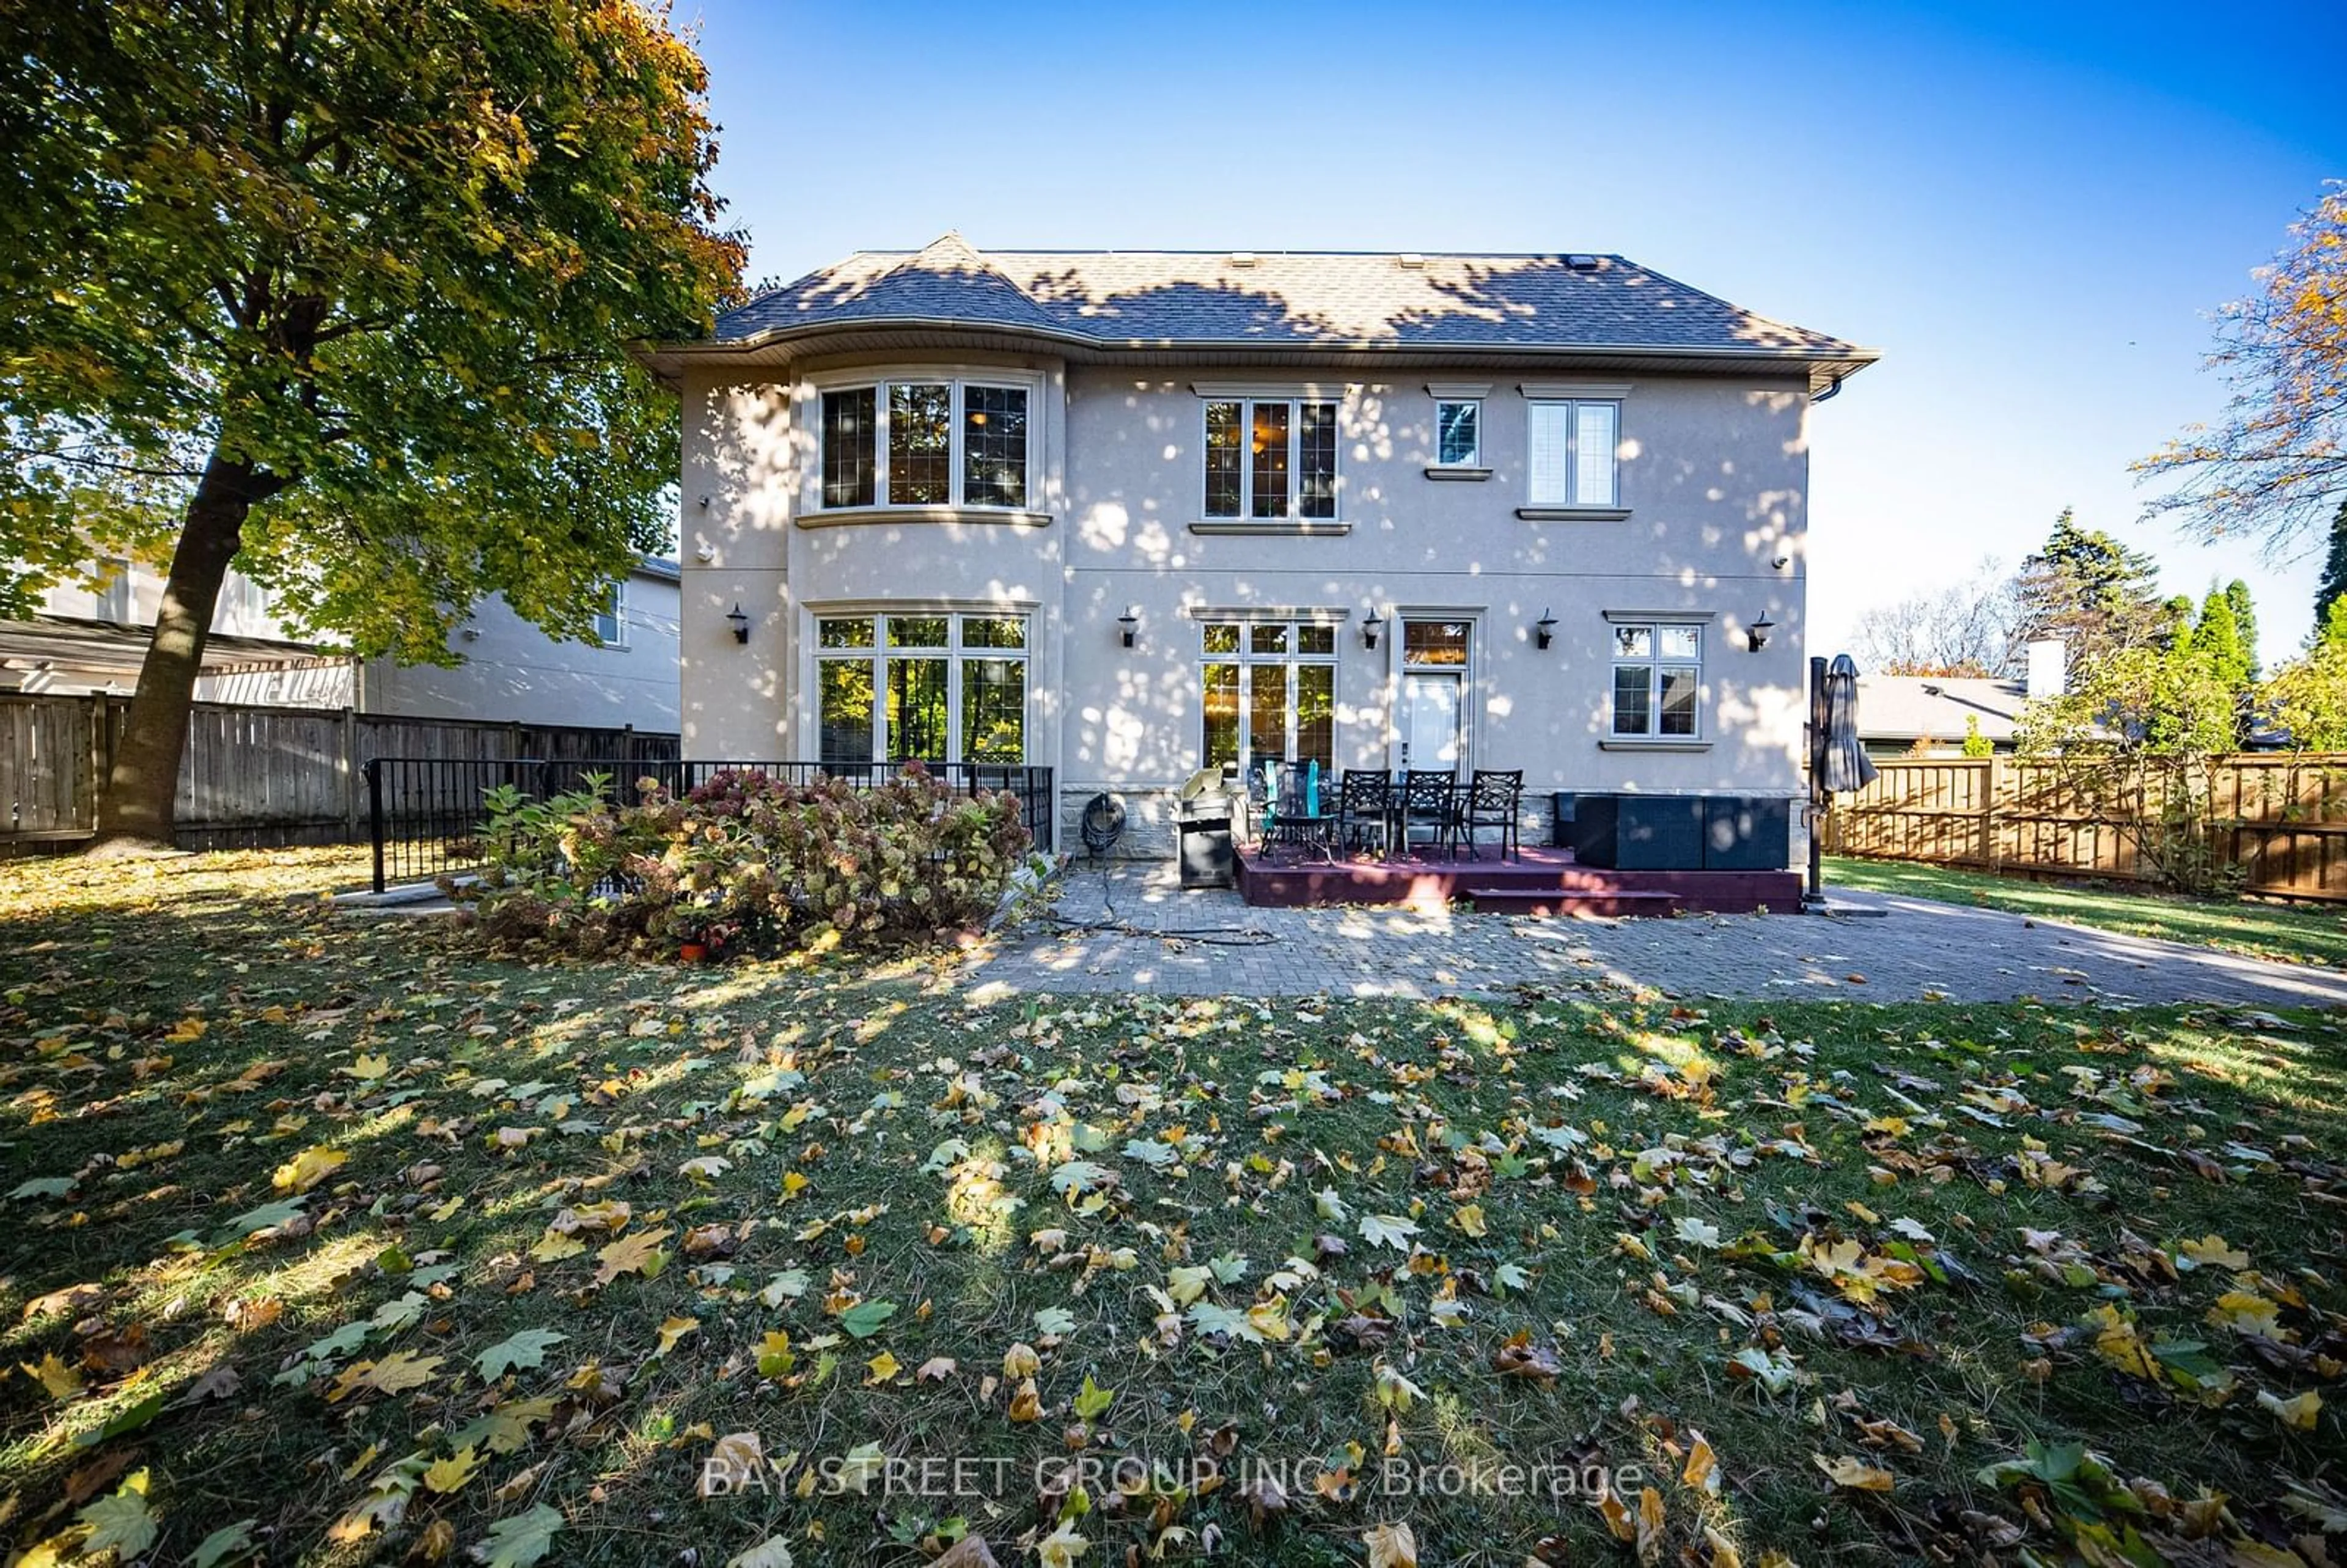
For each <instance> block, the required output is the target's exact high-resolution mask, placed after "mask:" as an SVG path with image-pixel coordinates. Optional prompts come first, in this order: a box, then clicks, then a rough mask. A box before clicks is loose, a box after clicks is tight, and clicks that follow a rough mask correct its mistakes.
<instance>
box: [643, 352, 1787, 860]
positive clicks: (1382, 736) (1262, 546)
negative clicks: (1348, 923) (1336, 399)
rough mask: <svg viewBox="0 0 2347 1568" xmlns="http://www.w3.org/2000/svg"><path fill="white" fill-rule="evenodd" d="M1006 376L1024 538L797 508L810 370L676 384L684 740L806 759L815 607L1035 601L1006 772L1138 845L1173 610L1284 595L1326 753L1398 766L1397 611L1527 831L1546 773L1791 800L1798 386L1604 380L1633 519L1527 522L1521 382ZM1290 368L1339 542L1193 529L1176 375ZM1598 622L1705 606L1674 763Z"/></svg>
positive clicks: (1031, 366) (1175, 701) (1283, 384)
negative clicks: (1430, 656)
mask: <svg viewBox="0 0 2347 1568" xmlns="http://www.w3.org/2000/svg"><path fill="white" fill-rule="evenodd" d="M1004 363H1006V364H1018V365H1020V366H1021V367H1023V368H1026V369H1028V370H1030V371H1033V372H1034V373H1036V374H1041V375H1043V376H1045V377H1047V385H1048V386H1050V387H1051V390H1052V394H1053V395H1051V396H1050V397H1047V398H1046V399H1045V406H1044V407H1043V408H1042V409H1040V410H1039V411H1038V412H1039V414H1040V415H1042V417H1040V418H1039V420H1038V425H1039V428H1040V432H1041V439H1042V440H1043V443H1044V451H1043V454H1042V463H1041V470H1042V477H1041V482H1040V485H1039V490H1040V491H1041V492H1042V499H1041V501H1040V503H1039V504H1040V506H1041V507H1043V508H1044V509H1047V510H1048V511H1049V512H1050V514H1051V521H1050V523H1049V524H1048V526H1044V527H1038V528H1027V527H1011V526H1007V525H1004V524H1000V523H979V522H973V521H968V520H951V521H912V520H906V519H902V518H896V519H889V520H885V521H876V522H871V523H863V524H857V525H856V526H851V527H801V526H798V523H799V518H800V513H801V508H802V507H803V506H804V505H805V502H806V499H807V497H805V495H804V494H803V489H804V482H803V478H802V468H803V466H804V464H805V463H806V462H808V461H811V459H812V453H811V451H810V450H809V446H810V444H809V443H806V442H805V440H804V437H803V436H802V432H803V431H804V430H805V428H806V427H807V425H808V423H809V421H808V417H807V415H806V414H805V412H804V410H805V409H806V408H808V407H809V406H811V405H810V402H809V399H810V397H811V395H812V394H811V391H810V387H809V383H808V382H807V380H806V379H805V378H804V377H802V378H800V379H797V380H794V381H792V382H789V383H787V384H776V383H774V382H773V381H763V380H749V381H738V382H737V381H723V380H718V379H713V378H708V377H697V378H692V379H689V380H688V382H687V384H686V386H685V388H684V393H685V410H686V415H685V432H684V434H685V441H684V467H683V473H682V519H681V535H682V551H681V553H682V558H683V570H684V590H683V610H682V620H683V635H682V681H683V689H684V690H683V704H684V706H683V717H682V723H683V728H684V733H685V737H686V740H685V748H686V752H687V754H688V755H694V756H703V757H712V756H737V757H765V756H786V757H798V756H811V755H813V754H814V753H815V731H814V722H813V718H812V716H811V715H808V714H806V713H805V712H803V711H802V707H801V704H800V702H799V694H800V693H801V692H803V691H805V689H806V688H807V685H808V683H809V681H810V679H811V670H812V665H811V660H810V657H809V655H808V653H807V651H806V649H805V639H806V637H807V635H808V633H809V630H810V629H811V624H812V615H813V613H814V610H815V608H818V607H830V606H846V605H859V606H861V605H881V604H886V603H889V602H894V601H907V602H911V603H920V604H931V605H948V604H950V605H954V606H974V605H979V604H1000V605H1005V606H1011V607H1016V608H1019V609H1022V610H1029V611H1030V613H1031V614H1032V615H1033V616H1034V625H1035V631H1034V641H1035V648H1034V654H1033V659H1034V666H1033V672H1032V677H1031V682H1030V684H1031V689H1032V692H1033V694H1034V695H1033V708H1032V711H1031V712H1030V761H1032V762H1035V763H1039V764H1051V765H1052V766H1054V767H1056V768H1057V769H1058V770H1059V777H1060V782H1061V788H1062V791H1063V793H1064V794H1065V796H1066V797H1067V798H1068V799H1069V800H1070V801H1071V802H1072V803H1077V804H1080V803H1081V799H1082V798H1083V797H1085V796H1087V795H1089V794H1091V793H1092V791H1094V790H1096V789H1102V788H1111V789H1115V790H1118V791H1121V792H1122V793H1124V794H1125V795H1126V796H1127V799H1128V804H1129V805H1130V806H1131V808H1132V809H1133V815H1134V818H1135V822H1136V826H1137V828H1139V829H1140V830H1141V836H1142V838H1143V842H1147V841H1148V840H1149V838H1150V836H1151V835H1150V828H1151V825H1152V824H1153V822H1154V821H1155V820H1156V819H1157V818H1158V816H1159V814H1160V811H1161V808H1162V798H1161V792H1163V791H1167V790H1170V789H1171V788H1172V787H1173V786H1174V785H1176V784H1179V782H1180V781H1181V780H1182V779H1183V778H1184V777H1186V776H1187V775H1188V774H1189V773H1190V772H1191V771H1192V770H1193V769H1194V768H1195V767H1196V766H1197V765H1198V763H1199V756H1200V751H1201V745H1202V737H1201V733H1200V718H1199V702H1200V690H1199V672H1198V669H1199V664H1200V662H1201V645H1200V635H1199V630H1198V624H1199V620H1200V619H1201V616H1200V614H1199V613H1198V612H1200V611H1202V610H1210V609H1211V610H1242V611H1244V610H1256V611H1258V612H1261V611H1267V610H1272V609H1275V608H1278V607H1288V608H1293V609H1295V610H1298V611H1301V612H1306V613H1317V614H1322V615H1326V616H1328V617H1332V618H1341V620H1342V626H1341V629H1340V631H1339V633H1338V637H1337V649H1338V663H1337V751H1338V755H1337V762H1338V765H1340V766H1342V765H1346V764H1352V765H1371V766H1380V767H1383V766H1390V765H1394V764H1396V763H1397V762H1398V760H1399V759H1398V757H1396V755H1395V754H1394V748H1393V736H1392V733H1391V724H1390V722H1389V709H1390V704H1391V701H1392V693H1393V692H1396V691H1397V690H1398V689H1399V676H1400V663H1399V660H1400V653H1399V648H1400V636H1399V622H1400V620H1401V619H1402V618H1403V617H1404V616H1406V615H1409V614H1410V613H1412V612H1413V611H1419V610H1424V611H1428V612H1433V613H1439V614H1440V615H1442V616H1444V617H1445V618H1449V619H1459V618H1461V617H1464V618H1466V619H1469V620H1471V621H1472V622H1473V624H1474V628H1475V630H1474V633H1473V642H1474V650H1475V652H1474V663H1473V668H1472V671H1471V696H1470V701H1469V708H1470V712H1469V716H1468V721H1467V745H1468V749H1469V753H1470V754H1469V756H1468V758H1467V759H1466V765H1469V766H1477V765H1480V766H1485V767H1508V768H1514V767H1521V768H1522V769H1524V770H1525V774H1526V786H1527V792H1528V794H1532V793H1533V792H1540V796H1539V801H1538V805H1539V811H1540V813H1541V815H1542V818H1543V819H1544V815H1545V793H1544V792H1546V791H1549V790H1554V789H1570V790H1580V791H1588V790H1664V791H1676V792H1693V791H1735V792H1747V793H1755V794H1788V795H1789V794H1798V793H1799V790H1800V771H1799V753H1800V736H1801V725H1802V722H1803V718H1804V716H1805V707H1806V703H1805V698H1804V677H1805V667H1804V651H1805V650H1804V644H1803V637H1802V620H1803V608H1804V602H1803V595H1804V582H1805V577H1804V561H1803V544H1804V537H1805V530H1806V526H1807V518H1806V512H1805V503H1806V497H1807V493H1808V464H1809V454H1808V448H1807V443H1806V438H1805V435H1804V416H1805V414H1806V410H1807V406H1808V399H1807V397H1806V395H1805V394H1804V392H1803V390H1802V384H1801V383H1800V382H1799V381H1797V380H1794V379H1790V378H1787V379H1782V380H1773V379H1755V380H1750V381H1734V380H1725V379H1720V378H1717V377H1704V378H1697V377H1671V376H1667V375H1651V376H1650V375H1645V374H1635V375H1627V376H1622V375H1617V374H1614V373H1608V374H1607V375H1606V376H1604V378H1602V379H1604V380H1606V381H1611V382H1615V383H1616V384H1619V383H1620V382H1624V381H1626V382H1627V383H1628V384H1629V390H1628V392H1627V393H1626V395H1624V397H1623V399H1622V425H1621V432H1620V439H1621V446H1620V449H1619V450H1620V456H1621V466H1620V476H1621V478H1620V487H1621V493H1620V504H1621V506H1622V507H1624V508H1626V509H1627V510H1628V512H1629V516H1628V518H1625V519H1621V520H1607V521H1592V520H1578V519H1576V520H1572V521H1563V522H1559V521H1547V522H1533V521H1527V520H1524V519H1522V518H1518V517H1517V516H1516V508H1517V507H1520V506H1522V505H1523V504H1524V500H1525V497H1524V457H1525V451H1524V448H1525V446H1526V440H1527V419H1526V414H1525V399H1524V397H1523V395H1522V394H1521V393H1520V392H1519V390H1518V384H1519V382H1520V381H1522V380H1525V379H1531V378H1532V377H1530V376H1529V375H1528V376H1523V377H1519V376H1510V375H1503V374H1494V373H1492V372H1490V371H1460V372H1445V373H1440V374H1436V373H1419V374H1411V375H1409V376H1392V377H1389V378H1388V379H1386V380H1382V381H1376V382H1367V381H1362V380H1359V379H1358V378H1348V377H1346V376H1343V375H1338V374H1331V373H1314V372H1299V371H1266V372H1264V373H1263V374H1260V375H1250V374H1244V373H1239V372H1231V371H1214V372H1199V373H1195V374H1192V373H1187V372H1179V373H1177V372H1155V373H1146V372H1135V371H1132V370H1125V369H1113V368H1102V367H1092V366H1075V367H1069V368H1066V369H1065V370H1064V371H1062V369H1061V367H1060V366H1059V365H1057V364H1054V363H1052V362H1050V361H1043V360H1032V361H1018V362H1004ZM839 368H841V367H838V366H829V367H819V369H818V372H817V374H820V373H821V371H823V370H833V369H839ZM892 368H893V367H892ZM907 368H909V367H907ZM924 368H937V367H936V366H932V365H927V364H925V365H924ZM1538 379H1539V380H1542V381H1592V380H1597V379H1600V378H1597V377H1593V376H1586V375H1579V374H1564V373H1555V372H1542V373H1539V375H1538ZM1307 381H1314V382H1317V384H1319V385H1321V386H1323V387H1326V388H1329V389H1331V391H1332V392H1333V393H1334V395H1339V396H1341V398H1342V403H1343V406H1342V411H1341V413H1340V415H1339V417H1340V425H1341V436H1342V439H1341V442H1340V448H1339V450H1340V456H1339V496H1340V498H1339V503H1338V515H1339V519H1340V520H1341V521H1342V522H1344V523H1346V524H1348V525H1349V530H1348V531H1347V532H1344V533H1342V534H1333V535H1328V536H1326V537H1304V538H1298V537H1265V536H1255V535H1228V534H1219V533H1202V532H1198V531H1194V529H1193V527H1192V525H1193V524H1194V523H1196V522H1198V521H1199V520H1200V514H1201V511H1202V505H1201V499H1200V491H1201V486H1202V480H1201V457H1200V450H1199V449H1200V444H1201V440H1202V436H1203V423H1202V411H1201V410H1202V403H1203V399H1202V398H1201V397H1200V395H1198V393H1197V392H1196V391H1195V390H1194V385H1195V384H1212V385H1214V386H1215V387H1217V388H1221V387H1227V386H1231V385H1233V384H1239V383H1246V382H1259V383H1260V384H1262V385H1263V386H1264V387H1265V388H1266V395H1277V393H1278V392H1281V391H1289V390H1293V389H1295V388H1296V387H1297V386H1298V385H1299V384H1302V383H1304V382H1307ZM1460 382H1464V383H1486V384H1489V387H1490V390H1489V391H1488V393H1487V394H1486V395H1485V396H1484V407H1483V436H1482V442H1483V461H1484V463H1485V464H1486V465H1488V466H1490V467H1491V471H1492V472H1491V477H1490V478H1489V479H1488V480H1483V481H1480V482H1459V481H1456V480H1436V479H1430V478H1429V477H1427V476H1426V473H1425V469H1426V466H1427V465H1428V464H1429V462H1430V455H1431V449H1432V442H1433V428H1432V427H1433V420H1434V403H1435V399H1434V396H1433V395H1431V394H1430V393H1429V391H1428V390H1427V388H1428V386H1429V384H1445V383H1460ZM1062 388H1063V389H1064V391H1063V395H1062V394H1061V389H1062ZM1324 395H1327V394H1324ZM703 497H706V504H705V505H704V504H703ZM1779 559H1782V560H1783V562H1784V564H1783V565H1782V566H1779V565H1777V564H1775V563H1776V562H1777V561H1778V560H1779ZM736 602H739V603H741V604H742V606H743V610H745V612H746V613H748V614H749V615H751V617H752V618H753V629H752V633H751V639H750V642H749V644H748V645H747V646H741V645H737V644H735V643H734V642H733V638H732V636H731V634H730V632H729V631H728V630H727V628H726V625H725V622H724V620H723V617H724V614H725V612H726V611H727V610H730V609H731V608H732V607H733V604H734V603H736ZM1128 606H1133V607H1137V608H1138V610H1139V611H1140V615H1141V630H1140V634H1139V638H1138V645H1137V646H1136V647H1135V648H1133V649H1132V650H1130V651H1128V650H1125V649H1123V648H1122V647H1121V646H1120V644H1119V628H1118V625H1117V618H1118V616H1119V615H1120V614H1122V612H1123V611H1124V610H1125V609H1126V608H1127V607H1128ZM1372 607H1374V608H1375V609H1376V610H1377V611H1378V613H1380V614H1381V615H1383V616H1384V617H1385V618H1386V621H1387V625H1386V629H1385V630H1386V635H1385V636H1384V637H1383V638H1382V639H1381V640H1380V646H1379V648H1378V650H1376V651H1370V650H1368V648H1366V647H1365V646H1364V644H1363V639H1362V636H1361V630H1360V628H1361V623H1362V620H1363V619H1364V618H1365V617H1366V616H1367V615H1368V613H1369V611H1370V610H1371V609H1372ZM1608 610H1613V611H1616V612H1623V611H1636V610H1667V611H1676V612H1707V613H1709V614H1710V615H1711V616H1712V617H1713V619H1712V620H1711V621H1710V622H1709V623H1708V636H1707V640H1706V651H1705V657H1704V690H1703V699H1702V710H1701V712H1702V718H1701V723H1702V727H1703V731H1704V735H1703V740H1704V744H1703V745H1702V746H1701V747H1700V748H1699V749H1690V748H1684V747H1679V748H1675V749H1660V748H1654V749H1629V748H1627V747H1624V746H1620V745H1618V744H1612V743H1610V742H1611V737H1610V736H1609V735H1608V733H1607V729H1608V723H1609V704H1610V701H1611V681H1612V663H1611V660H1610V657H1609V651H1610V641H1609V639H1610V632H1609V627H1608V623H1607V621H1606V620H1605V619H1604V615H1605V612H1606V611H1608ZM1543 611H1546V612H1548V613H1551V614H1553V616H1554V617H1555V619H1556V621H1557V625H1556V631H1555V640H1554V643H1553V646H1552V647H1551V648H1549V649H1547V650H1545V651H1542V650H1540V649H1537V648H1535V647H1534V646H1533V634H1532V627H1533V623H1534V622H1535V621H1537V620H1539V619H1540V618H1541V616H1542V613H1543ZM1763 614H1765V615H1767V616H1768V619H1769V620H1772V621H1774V622H1775V623H1776V630H1775V631H1774V632H1773V634H1772V635H1771V637H1770V640H1769V642H1768V647H1767V649H1766V650H1765V651H1761V652H1758V653H1754V652H1750V651H1747V638H1746V630H1745V629H1746V628H1747V626H1748V625H1749V623H1750V622H1751V621H1752V620H1756V619H1758V617H1760V616H1761V615H1763ZM1528 804H1531V803H1530V802H1528Z"/></svg>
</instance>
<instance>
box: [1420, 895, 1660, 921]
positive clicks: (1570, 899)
mask: <svg viewBox="0 0 2347 1568" xmlns="http://www.w3.org/2000/svg"><path fill="white" fill-rule="evenodd" d="M1465 897H1467V899H1468V900H1469V901H1470V902H1471V903H1472V904H1473V905H1474V906H1475V912H1476V913H1477V914H1479V915H1566V916H1579V917H1584V918H1604V919H1614V918H1618V917H1624V916H1634V915H1675V914H1676V913H1678V907H1679V896H1678V895H1677V894H1676V893H1657V892H1645V891H1642V890H1639V889H1635V888H1628V887H1603V888H1594V889H1591V890H1589V891H1586V892H1581V891H1574V890H1571V889H1566V888H1557V887H1546V888H1542V887H1470V888H1468V889H1467V890H1466V894H1465Z"/></svg>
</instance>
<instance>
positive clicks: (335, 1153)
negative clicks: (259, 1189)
mask: <svg viewBox="0 0 2347 1568" xmlns="http://www.w3.org/2000/svg"><path fill="white" fill-rule="evenodd" d="M349 1159H350V1155H348V1154H346V1153H343V1151H342V1150H340V1149H329V1148H327V1147H326V1146H325V1145H324V1144H323V1143H321V1144H319V1145H318V1146H317V1147H316V1148H313V1149H304V1150H302V1152H301V1153H298V1154H296V1155H294V1156H293V1157H292V1159H290V1160H288V1161H286V1162H285V1163H283V1164H282V1165H280V1166H278V1167H277V1173H276V1174H275V1175H273V1176H272V1177H271V1178H270V1181H271V1184H272V1185H273V1186H275V1187H276V1189H277V1190H278V1191H279V1192H281V1193H306V1192H308V1191H309V1190H310V1189H311V1188H312V1187H314V1186H316V1185H317V1184H319V1183H320V1182H323V1181H324V1180H325V1179H326V1178H327V1177H328V1176H331V1175H333V1173H335V1172H336V1171H339V1170H341V1169H342V1168H343V1164H344V1163H346V1162H347V1161H348V1160H349Z"/></svg>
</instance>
